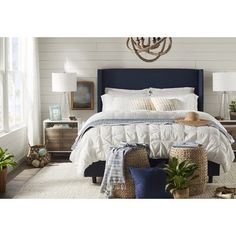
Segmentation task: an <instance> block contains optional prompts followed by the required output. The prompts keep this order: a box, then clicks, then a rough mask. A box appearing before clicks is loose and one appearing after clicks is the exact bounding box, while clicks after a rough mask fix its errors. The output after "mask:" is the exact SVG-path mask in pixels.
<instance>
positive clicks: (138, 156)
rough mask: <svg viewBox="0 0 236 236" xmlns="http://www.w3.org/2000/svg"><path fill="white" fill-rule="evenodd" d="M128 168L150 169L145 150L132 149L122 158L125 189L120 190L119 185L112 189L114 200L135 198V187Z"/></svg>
mask: <svg viewBox="0 0 236 236" xmlns="http://www.w3.org/2000/svg"><path fill="white" fill-rule="evenodd" d="M129 167H138V168H147V167H150V164H149V157H148V153H147V150H146V148H138V149H132V150H130V151H129V152H127V154H126V155H125V156H124V176H125V187H124V188H123V189H122V188H121V185H120V184H117V185H116V186H115V187H114V190H113V197H115V198H135V187H134V183H133V180H132V177H131V174H130V171H129Z"/></svg>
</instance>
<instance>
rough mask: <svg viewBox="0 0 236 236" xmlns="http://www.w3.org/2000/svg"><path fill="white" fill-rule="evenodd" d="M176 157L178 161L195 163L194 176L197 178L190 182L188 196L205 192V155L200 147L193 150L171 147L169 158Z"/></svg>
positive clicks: (206, 166)
mask: <svg viewBox="0 0 236 236" xmlns="http://www.w3.org/2000/svg"><path fill="white" fill-rule="evenodd" d="M172 157H176V158H178V159H180V160H186V159H187V160H189V161H191V162H193V163H196V165H197V167H198V168H197V170H196V171H195V173H194V175H197V178H195V179H193V180H191V182H190V187H189V195H190V196H194V195H198V194H202V193H203V192H204V190H205V184H206V183H207V179H208V177H207V169H208V165H207V163H208V162H207V154H206V151H205V149H204V148H203V147H202V146H199V147H194V148H183V147H172V148H171V150H170V158H172Z"/></svg>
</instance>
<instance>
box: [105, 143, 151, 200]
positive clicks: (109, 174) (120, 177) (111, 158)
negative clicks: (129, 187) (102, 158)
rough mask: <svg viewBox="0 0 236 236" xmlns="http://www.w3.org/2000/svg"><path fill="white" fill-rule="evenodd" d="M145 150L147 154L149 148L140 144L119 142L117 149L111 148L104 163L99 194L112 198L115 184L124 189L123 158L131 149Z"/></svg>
mask: <svg viewBox="0 0 236 236" xmlns="http://www.w3.org/2000/svg"><path fill="white" fill-rule="evenodd" d="M139 148H146V149H147V151H148V154H149V146H148V145H146V144H140V143H125V142H121V143H120V145H118V147H114V148H111V150H110V152H109V154H108V158H107V161H106V167H105V172H104V176H103V180H102V184H101V193H105V194H106V196H107V197H112V190H113V189H114V186H115V185H116V184H120V186H121V188H122V189H123V188H125V176H124V156H125V155H126V153H127V152H129V151H130V150H133V149H139Z"/></svg>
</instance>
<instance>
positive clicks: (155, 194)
mask: <svg viewBox="0 0 236 236" xmlns="http://www.w3.org/2000/svg"><path fill="white" fill-rule="evenodd" d="M129 170H130V173H131V176H132V179H133V181H134V185H135V195H136V198H173V196H172V195H171V194H170V193H169V192H166V191H165V186H166V173H165V172H164V170H163V169H161V168H157V167H154V168H135V167H130V168H129Z"/></svg>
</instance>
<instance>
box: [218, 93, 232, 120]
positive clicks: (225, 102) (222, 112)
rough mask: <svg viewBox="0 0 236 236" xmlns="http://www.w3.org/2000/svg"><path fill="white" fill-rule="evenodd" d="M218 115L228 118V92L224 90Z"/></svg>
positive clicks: (223, 118) (224, 118)
mask: <svg viewBox="0 0 236 236" xmlns="http://www.w3.org/2000/svg"><path fill="white" fill-rule="evenodd" d="M219 117H220V118H221V119H222V120H229V118H230V117H229V94H228V93H227V92H226V91H224V92H223V93H222V96H221V103H220V112H219Z"/></svg>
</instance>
